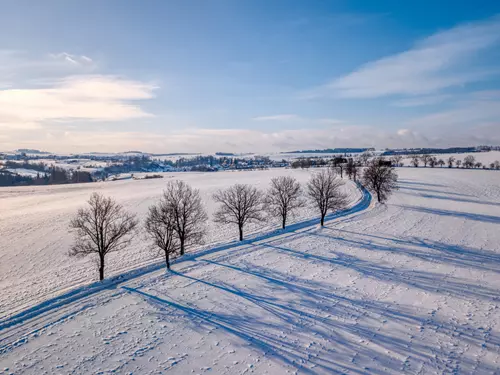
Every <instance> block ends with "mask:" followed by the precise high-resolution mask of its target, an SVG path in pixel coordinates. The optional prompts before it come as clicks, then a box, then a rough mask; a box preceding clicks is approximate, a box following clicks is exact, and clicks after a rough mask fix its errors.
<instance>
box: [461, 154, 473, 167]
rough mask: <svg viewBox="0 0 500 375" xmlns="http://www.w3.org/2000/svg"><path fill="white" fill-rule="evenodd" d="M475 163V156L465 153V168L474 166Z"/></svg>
mask: <svg viewBox="0 0 500 375" xmlns="http://www.w3.org/2000/svg"><path fill="white" fill-rule="evenodd" d="M475 163H476V158H475V157H474V156H472V155H467V156H466V157H465V159H464V167H465V168H474V164H475Z"/></svg>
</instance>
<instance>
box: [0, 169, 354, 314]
mask: <svg viewBox="0 0 500 375" xmlns="http://www.w3.org/2000/svg"><path fill="white" fill-rule="evenodd" d="M310 173H311V172H308V171H302V170H297V171H294V170H285V169H277V170H270V171H254V172H217V173H213V172H212V173H165V174H163V175H164V176H165V177H164V178H162V179H150V180H132V179H127V180H123V181H113V182H111V181H110V182H100V183H92V184H71V185H59V186H56V185H51V186H35V187H13V188H0V201H1V202H2V206H1V210H2V214H1V217H0V233H1V238H2V240H1V241H0V319H1V318H2V317H3V316H4V315H6V314H7V313H10V312H12V311H14V310H18V309H20V308H24V307H27V306H30V305H32V304H33V303H35V302H39V301H41V300H43V299H46V298H48V297H50V296H53V295H54V293H57V292H60V291H61V290H65V289H67V288H69V287H73V286H75V285H78V284H81V283H82V282H85V283H87V282H89V281H93V280H95V279H96V277H97V273H96V267H95V265H94V260H93V259H92V258H86V259H76V258H70V257H68V255H67V253H68V250H69V248H70V246H71V243H72V241H73V235H72V234H71V233H69V232H68V224H69V221H70V220H71V218H72V216H73V215H74V214H75V213H76V211H77V210H78V208H79V207H82V206H84V205H85V204H86V201H87V200H88V198H89V196H90V194H91V193H92V192H93V191H98V192H100V193H102V194H104V195H107V196H112V197H114V198H115V199H116V200H117V201H118V202H120V203H121V204H123V205H124V207H125V208H127V209H128V210H130V211H132V212H135V213H137V215H138V216H139V218H140V219H141V220H142V219H144V218H145V215H146V213H147V210H148V207H149V206H150V205H152V204H154V203H155V202H156V201H157V200H158V199H159V198H160V196H161V194H162V190H163V188H164V186H165V184H166V183H167V181H169V180H171V179H182V180H185V181H186V182H188V183H189V184H191V185H192V186H193V187H195V188H198V189H200V192H201V195H202V197H203V200H204V202H206V209H207V212H208V214H209V216H210V221H209V222H208V223H207V225H208V237H207V240H206V242H207V244H206V246H205V247H210V246H213V245H215V244H217V243H221V242H228V241H230V240H233V239H235V238H237V230H235V229H236V228H235V227H234V228H233V227H232V226H228V227H226V226H220V225H218V224H215V223H213V222H212V221H211V216H212V213H213V212H214V211H215V209H216V207H217V206H216V204H215V202H213V200H212V198H211V196H212V194H213V193H214V192H215V191H216V190H217V189H220V188H224V187H227V186H229V185H231V184H235V183H248V184H252V185H255V186H257V187H259V188H262V189H266V188H267V186H268V184H269V181H270V180H271V178H272V177H274V176H277V175H287V174H292V175H294V176H295V177H296V178H297V179H298V180H299V181H301V182H303V183H305V182H306V181H307V180H308V179H309V176H310ZM346 189H347V190H348V191H349V192H350V194H351V200H352V201H355V200H356V199H358V198H359V196H360V193H359V191H358V190H357V189H355V188H354V187H353V185H350V184H347V186H346ZM314 216H316V213H315V211H313V210H311V209H306V210H303V211H302V212H301V213H300V214H299V215H297V217H296V218H295V221H297V220H304V219H308V218H311V217H314ZM276 228H279V222H278V221H275V222H270V223H267V224H263V225H258V226H257V225H253V226H249V227H248V229H247V232H248V233H251V232H256V231H269V230H272V229H276ZM157 255H158V254H157V251H156V250H153V249H151V246H150V244H149V243H148V242H145V240H144V238H142V237H141V236H138V237H137V239H136V241H135V242H134V243H133V244H132V246H131V247H130V250H128V251H127V252H125V253H116V254H110V255H109V263H108V262H107V266H106V268H107V269H106V274H107V276H111V275H116V274H117V273H120V272H123V271H126V270H128V269H130V268H132V267H138V266H141V265H145V264H148V263H151V262H153V261H158V258H156V257H157ZM108 264H109V265H108Z"/></svg>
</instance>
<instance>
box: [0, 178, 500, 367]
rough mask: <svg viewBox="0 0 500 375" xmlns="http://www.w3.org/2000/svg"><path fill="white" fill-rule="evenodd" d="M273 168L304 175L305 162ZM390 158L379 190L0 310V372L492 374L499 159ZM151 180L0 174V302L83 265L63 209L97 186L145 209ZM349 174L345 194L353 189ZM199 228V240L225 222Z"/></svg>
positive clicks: (49, 285) (79, 274)
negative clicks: (372, 199) (407, 162)
mask: <svg viewBox="0 0 500 375" xmlns="http://www.w3.org/2000/svg"><path fill="white" fill-rule="evenodd" d="M276 173H277V172H276V171H263V172H239V173H238V172H233V173H214V174H207V175H203V177H200V175H196V174H187V173H184V174H181V175H179V176H181V177H182V178H183V179H186V180H187V181H188V182H189V183H191V184H192V185H194V186H196V187H199V188H200V189H202V194H203V195H204V196H208V195H210V194H211V192H212V191H213V190H215V189H216V188H218V187H221V186H225V185H228V184H230V183H233V182H236V181H238V182H248V183H255V184H256V185H258V186H260V187H264V186H265V185H267V182H268V181H269V179H270V177H271V176H272V175H273V174H276ZM279 173H280V174H282V173H293V174H294V175H295V176H296V177H297V178H299V179H300V180H301V181H305V180H307V178H308V176H309V173H310V172H307V171H291V170H287V171H285V170H280V171H279ZM398 173H399V174H400V190H399V191H398V192H397V193H396V194H394V196H393V197H392V198H391V199H390V201H389V202H388V204H387V205H376V204H372V205H370V206H369V207H366V205H365V206H361V205H360V204H359V203H358V204H357V205H359V208H363V209H362V210H359V211H358V210H353V212H352V214H351V215H348V216H343V217H340V218H336V219H333V220H331V221H329V222H328V224H327V225H326V227H324V228H319V227H318V226H317V225H312V224H311V225H303V226H298V227H296V228H295V229H296V230H292V231H290V232H286V233H279V232H277V233H275V234H274V235H269V236H261V237H256V238H255V239H254V240H251V241H247V242H245V243H243V244H241V245H232V246H219V247H213V248H212V249H210V247H207V251H205V252H203V253H198V255H196V256H187V257H186V258H184V259H183V260H181V261H179V262H177V263H175V264H174V265H173V270H174V271H173V272H170V273H166V272H165V271H164V270H155V271H152V272H149V273H142V274H138V275H137V277H135V278H128V279H126V280H125V279H124V280H123V282H121V283H117V284H116V283H114V284H111V283H110V284H104V286H103V287H101V288H96V289H95V290H94V291H93V292H92V293H91V291H92V290H91V289H90V288H89V289H88V291H89V293H84V292H83V291H84V290H85V289H81V291H82V293H81V295H71V294H70V293H68V294H66V300H64V299H60V300H57V299H55V300H52V301H51V304H47V305H42V306H39V308H38V310H33V311H32V312H33V315H32V319H28V317H29V315H26V314H25V315H20V316H19V317H18V320H15V319H12V317H11V319H10V320H5V319H4V320H3V321H0V373H2V369H3V373H15V374H18V373H26V374H43V373H47V374H52V373H74V374H81V373H102V374H106V373H134V374H160V373H178V374H185V373H195V374H196V373H209V372H211V373H214V374H243V373H256V374H286V373H309V374H312V373H325V374H326V373H328V374H330V373H339V374H344V373H347V374H402V373H404V374H434V373H439V374H498V373H499V372H500V370H499V368H500V300H499V299H500V275H499V274H500V231H499V226H500V214H499V213H500V186H499V185H500V173H498V172H496V171H482V170H473V171H472V170H457V169H453V170H448V169H443V170H440V169H430V168H427V169H424V168H400V169H398ZM164 183H165V179H162V180H144V181H119V182H109V183H102V184H92V185H69V186H56V187H54V186H51V187H37V188H15V189H14V188H7V189H1V190H0V199H1V201H2V216H1V218H0V229H1V230H2V243H1V245H0V246H1V249H0V256H1V265H0V267H1V272H2V273H1V275H0V277H1V278H2V281H1V284H0V294H1V296H2V302H1V303H2V305H1V306H2V308H1V311H2V312H3V311H7V309H9V310H10V309H13V308H16V307H19V306H21V305H22V304H23V302H24V301H32V300H33V299H36V298H39V297H40V295H38V294H37V293H40V294H43V293H47V292H49V291H51V292H53V291H55V290H60V289H61V288H63V287H64V286H65V285H64V284H66V283H77V282H81V281H84V280H85V279H88V278H90V277H91V276H92V275H93V274H94V272H95V270H94V269H92V268H89V269H88V271H87V267H91V264H90V263H89V262H82V263H80V262H77V261H74V260H68V258H67V257H65V255H64V253H65V251H67V248H66V247H67V246H68V245H69V243H70V241H71V237H70V236H69V235H67V234H66V225H67V221H68V220H69V217H68V216H69V214H71V213H73V212H74V211H75V210H76V209H77V208H78V207H79V206H80V205H81V204H82V203H83V202H84V201H85V199H86V198H87V197H88V195H89V193H90V192H91V191H92V190H93V189H94V188H96V187H98V189H99V190H100V191H102V192H104V193H106V194H109V195H113V196H115V197H116V198H117V199H118V200H119V201H121V202H122V203H123V204H124V205H125V206H126V207H127V208H129V209H131V210H134V211H136V212H138V213H144V212H145V210H146V209H147V206H148V205H149V204H150V203H151V202H152V201H153V200H154V199H155V198H156V197H157V196H158V195H159V194H160V192H161V186H162V185H163V184H164ZM346 188H347V189H348V190H349V191H350V192H352V195H351V200H352V202H353V204H354V203H355V202H356V201H358V200H359V199H360V198H361V196H360V193H359V192H358V191H357V190H356V189H355V188H354V186H353V185H348V186H347V187H346ZM355 207H356V205H355ZM207 208H208V210H209V211H213V206H210V204H207ZM310 214H311V213H310V212H304V213H303V217H302V218H297V219H298V220H299V219H300V220H302V219H305V218H307V217H310V216H309V215H310ZM272 228H273V227H272V226H268V227H266V228H253V230H257V229H258V230H262V231H269V230H271V229H272ZM219 230H221V231H220V232H219ZM210 231H211V232H214V233H215V234H213V236H214V237H212V238H211V241H222V242H224V241H227V239H229V238H230V237H232V235H233V233H229V231H226V230H224V231H222V228H219V227H215V226H212V227H211V229H210ZM4 238H6V239H7V240H6V241H5V240H4ZM145 249H146V245H145V244H142V243H136V244H135V245H134V249H131V251H130V252H128V253H127V256H126V259H125V256H124V257H123V259H120V257H116V258H114V259H112V262H111V264H112V266H110V268H111V267H112V268H113V269H114V270H115V271H118V270H120V269H126V268H127V267H130V266H131V264H132V263H133V264H135V265H137V264H139V263H140V262H148V261H149V259H150V258H148V257H147V256H146V255H145V254H146V253H145ZM150 255H151V253H149V255H148V256H150ZM37 263H38V264H37ZM68 274H70V275H69V276H68ZM25 279H27V281H25ZM32 290H36V292H32ZM21 292H22V294H23V295H21V296H18V294H19V293H21ZM2 315H4V314H2ZM23 317H24V319H25V320H24V321H23V320H22V319H23ZM14 322H18V323H19V324H17V325H13V324H12V323H14Z"/></svg>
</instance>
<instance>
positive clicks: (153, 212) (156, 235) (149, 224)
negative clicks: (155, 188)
mask: <svg viewBox="0 0 500 375" xmlns="http://www.w3.org/2000/svg"><path fill="white" fill-rule="evenodd" d="M144 229H145V230H146V235H147V237H148V239H150V240H151V241H152V242H153V245H154V246H155V247H157V248H159V249H160V250H161V251H162V252H163V254H164V256H165V263H166V265H167V269H170V257H171V256H172V254H174V253H176V252H177V251H178V250H179V240H178V237H177V235H176V231H175V220H174V215H173V214H172V210H171V209H170V207H169V206H168V204H167V202H166V201H165V198H164V197H163V198H162V199H161V200H160V201H159V202H158V203H157V204H156V205H153V206H151V207H149V212H148V216H147V217H146V222H145V223H144Z"/></svg>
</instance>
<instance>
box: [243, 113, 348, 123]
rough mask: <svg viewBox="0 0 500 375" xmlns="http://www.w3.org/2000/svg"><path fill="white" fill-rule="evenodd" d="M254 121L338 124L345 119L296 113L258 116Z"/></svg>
mask: <svg viewBox="0 0 500 375" xmlns="http://www.w3.org/2000/svg"><path fill="white" fill-rule="evenodd" d="M252 120H253V121H276V122H300V123H307V124H317V125H337V124H342V123H344V121H341V120H337V119H333V118H311V117H302V116H299V115H296V114H280V115H271V116H258V117H254V118H253V119H252Z"/></svg>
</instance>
